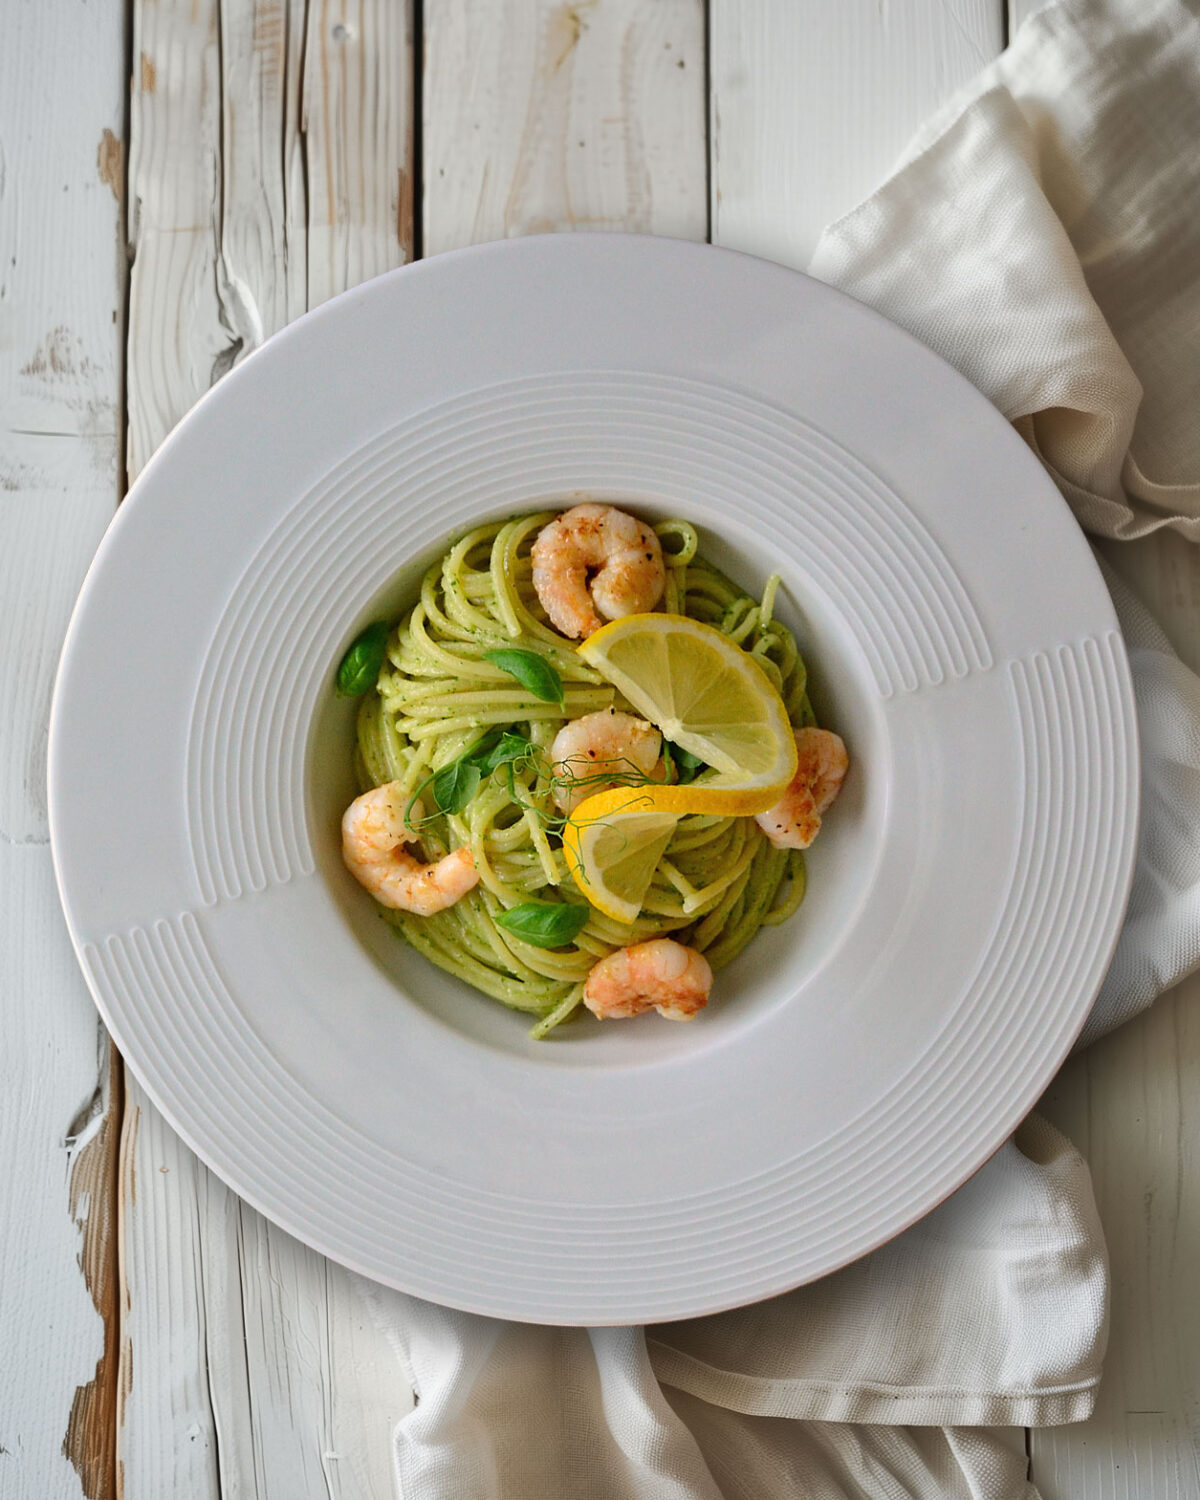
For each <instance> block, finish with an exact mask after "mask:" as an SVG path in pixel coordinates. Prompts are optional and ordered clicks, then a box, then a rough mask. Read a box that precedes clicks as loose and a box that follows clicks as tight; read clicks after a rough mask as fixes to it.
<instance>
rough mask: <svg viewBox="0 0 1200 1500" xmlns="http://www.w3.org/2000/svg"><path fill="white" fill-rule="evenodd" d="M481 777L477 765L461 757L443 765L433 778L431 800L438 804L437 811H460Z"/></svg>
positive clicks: (469, 798)
mask: <svg viewBox="0 0 1200 1500" xmlns="http://www.w3.org/2000/svg"><path fill="white" fill-rule="evenodd" d="M482 779H483V778H482V777H481V776H480V774H479V767H478V766H477V765H475V764H474V763H473V762H472V761H469V760H466V759H463V758H462V757H460V758H459V759H458V760H455V761H451V762H450V764H449V765H448V766H443V767H442V769H441V770H440V771H439V772H438V773H437V775H436V776H435V777H434V778H433V800H434V801H435V802H436V803H437V805H438V811H439V812H444V813H456V812H462V810H463V808H464V807H466V805H467V803H468V802H470V800H471V798H472V797H473V796H474V795H475V793H476V792H477V791H478V790H479V783H480V781H481V780H482Z"/></svg>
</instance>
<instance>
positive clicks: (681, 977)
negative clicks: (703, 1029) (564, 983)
mask: <svg viewBox="0 0 1200 1500" xmlns="http://www.w3.org/2000/svg"><path fill="white" fill-rule="evenodd" d="M711 989H712V970H711V969H710V968H709V966H708V960H707V959H706V958H705V957H704V955H703V953H698V952H697V951H696V949H695V948H685V947H684V946H683V944H682V943H677V942H675V941H674V940H673V939H672V938H652V939H651V940H650V941H649V942H648V943H634V945H633V947H632V948H618V949H617V951H616V952H615V953H610V954H609V955H608V957H607V958H602V959H601V960H600V962H599V963H598V964H595V965H594V966H593V968H592V971H591V973H590V974H589V975H588V977H587V981H586V983H585V984H584V986H583V1003H584V1004H585V1005H586V1006H587V1008H588V1009H589V1010H590V1011H591V1012H592V1014H593V1015H596V1016H599V1017H600V1019H601V1020H602V1021H616V1020H621V1019H623V1018H624V1017H625V1016H640V1015H641V1014H642V1012H643V1011H646V1010H651V1009H654V1010H656V1011H658V1013H659V1015H660V1016H666V1018H667V1020H668V1021H690V1020H691V1019H692V1017H693V1016H694V1015H695V1014H696V1012H697V1011H698V1010H703V1009H704V1006H705V1004H706V1003H707V1001H708V992H709V990H711Z"/></svg>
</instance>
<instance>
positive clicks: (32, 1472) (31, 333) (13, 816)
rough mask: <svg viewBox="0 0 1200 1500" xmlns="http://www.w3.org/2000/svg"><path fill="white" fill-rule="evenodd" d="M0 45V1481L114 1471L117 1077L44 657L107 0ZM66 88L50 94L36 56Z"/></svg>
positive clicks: (103, 477)
mask: <svg viewBox="0 0 1200 1500" xmlns="http://www.w3.org/2000/svg"><path fill="white" fill-rule="evenodd" d="M4 23H5V24H4V45H3V47H2V48H0V601H2V604H3V617H4V646H3V650H0V701H2V702H3V704H4V713H3V715H2V716H0V891H2V892H3V901H2V902H0V1033H2V1035H3V1038H4V1045H3V1049H2V1050H0V1162H2V1163H3V1172H4V1208H3V1211H2V1212H0V1266H2V1267H3V1283H2V1286H0V1351H2V1353H0V1496H4V1497H6V1500H7V1497H8V1496H14V1497H15V1496H31V1497H32V1496H37V1497H41V1496H47V1497H55V1500H57V1497H65V1496H77V1495H87V1496H90V1497H104V1500H107V1497H109V1496H111V1495H112V1494H113V1492H114V1485H115V1468H114V1460H113V1445H112V1433H113V1409H114V1403H115V1373H116V1357H115V1352H116V1351H115V1342H116V1333H117V1317H116V1308H115V1302H114V1294H115V1280H116V1277H115V1272H116V1236H115V1215H114V1210H115V1205H116V1197H115V1163H116V1152H115V1145H116V1141H115V1136H116V1131H117V1112H118V1109H119V1089H118V1088H116V1087H115V1082H116V1074H115V1072H114V1070H113V1068H112V1067H111V1061H112V1058H111V1052H110V1047H109V1043H108V1039H107V1037H106V1036H105V1035H104V1034H103V1031H102V1029H101V1028H100V1025H99V1020H98V1018H97V1015H96V1012H95V1008H94V1006H93V1005H92V1003H91V1000H90V998H89V996H88V993H87V990H86V988H85V986H84V983H83V979H82V976H81V975H80V972H79V969H78V966H77V964H76V962H75V957H74V954H73V952H72V950H71V946H70V943H69V941H68V938H67V934H66V929H65V926H64V924H63V920H62V913H61V910H60V907H59V903H58V896H57V892H56V890H55V885H54V875H53V870H52V867H51V862H50V849H49V831H48V824H47V809H46V773H45V757H46V740H47V727H48V717H49V708H50V694H51V687H52V684H53V678H54V670H55V667H56V664H57V660H58V654H59V650H60V648H61V645H62V639H63V634H64V631H65V629H66V624H67V619H68V616H69V613H70V610H71V606H72V604H73V603H74V600H75V596H76V594H77V592H78V590H79V585H80V583H81V581H82V578H83V574H84V572H85V570H86V567H87V564H88V563H89V562H90V560H91V556H92V553H93V552H94V550H95V547H96V544H97V542H98V541H99V539H100V537H101V535H102V533H103V531H104V528H105V526H106V525H107V524H108V522H109V520H110V519H111V517H112V515H113V512H114V510H115V508H116V501H117V469H118V465H117V453H118V417H117V413H118V409H119V405H120V373H121V332H122V323H123V316H124V298H123V288H124V256H123V246H122V235H121V232H120V227H121V216H122V205H121V201H120V192H121V186H122V176H123V174H122V145H121V142H122V136H123V108H124V106H123V81H124V80H123V73H124V42H123V27H122V5H121V3H120V0H96V3H95V4H92V5H90V6H88V7H86V8H79V7H73V8H70V9H68V8H67V7H65V6H61V5H50V6H35V5H22V6H19V7H15V8H9V9H8V10H6V12H5V16H4ZM45 59H53V80H54V87H55V89H56V90H61V91H62V95H63V97H64V98H68V99H70V101H71V107H70V109H54V108H51V107H49V104H50V101H49V98H48V95H47V77H46V72H45V70H44V69H42V68H41V67H39V66H35V65H33V64H32V62H31V60H39V61H40V60H45Z"/></svg>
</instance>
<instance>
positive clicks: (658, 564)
mask: <svg viewBox="0 0 1200 1500" xmlns="http://www.w3.org/2000/svg"><path fill="white" fill-rule="evenodd" d="M589 575H590V582H589ZM666 581H667V574H666V569H665V567H664V566H663V557H662V548H661V547H660V546H659V544H658V537H657V536H656V535H655V534H654V532H653V531H652V530H651V528H650V527H649V526H647V525H645V524H644V522H642V521H639V520H638V519H637V517H636V516H631V515H629V514H628V513H627V512H625V511H623V510H617V509H616V508H615V507H614V506H611V505H594V504H591V503H589V504H586V505H576V506H574V507H573V508H572V509H571V510H565V511H563V513H562V515H561V516H556V517H555V519H554V520H553V521H551V522H550V523H549V525H547V526H543V527H542V529H541V531H539V532H538V535H537V540H536V541H535V542H534V544H533V586H534V589H535V590H536V591H537V596H538V598H539V599H540V600H541V601H542V607H543V609H544V610H545V611H546V613H547V614H548V615H549V616H550V621H551V624H553V625H554V626H555V628H556V629H558V630H561V631H562V633H563V634H564V635H569V636H570V637H571V638H572V639H573V640H577V639H578V638H579V637H580V636H587V635H591V634H592V632H593V631H596V630H599V629H600V627H601V625H603V623H604V621H605V620H618V619H620V618H621V616H622V615H638V614H642V613H644V612H645V611H647V610H651V609H653V608H654V606H655V605H656V604H657V603H658V601H659V600H660V599H661V598H662V595H663V589H664V588H665V587H666ZM601 616H603V618H601Z"/></svg>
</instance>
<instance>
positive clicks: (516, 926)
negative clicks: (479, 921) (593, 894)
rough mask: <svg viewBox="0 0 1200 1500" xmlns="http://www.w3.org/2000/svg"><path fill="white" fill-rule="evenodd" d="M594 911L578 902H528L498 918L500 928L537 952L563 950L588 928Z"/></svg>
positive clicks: (497, 922) (498, 914)
mask: <svg viewBox="0 0 1200 1500" xmlns="http://www.w3.org/2000/svg"><path fill="white" fill-rule="evenodd" d="M591 910H592V909H591V907H590V906H582V905H580V904H579V903H578V902H576V901H554V902H551V901H526V902H524V903H523V904H522V905H520V906H514V907H511V908H510V909H509V910H508V911H502V912H499V913H497V915H496V926H497V927H503V928H504V930H505V931H506V932H511V933H512V935H513V936H514V937H519V938H521V939H522V941H524V942H526V943H529V944H530V945H531V946H532V947H534V948H562V947H565V946H566V944H567V943H569V942H571V940H572V939H573V938H575V937H577V936H578V935H579V933H581V932H582V931H583V929H584V928H585V927H586V926H587V923H588V918H589V917H590V916H591Z"/></svg>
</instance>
